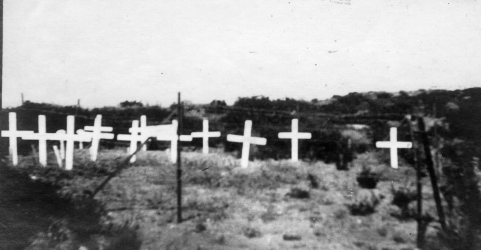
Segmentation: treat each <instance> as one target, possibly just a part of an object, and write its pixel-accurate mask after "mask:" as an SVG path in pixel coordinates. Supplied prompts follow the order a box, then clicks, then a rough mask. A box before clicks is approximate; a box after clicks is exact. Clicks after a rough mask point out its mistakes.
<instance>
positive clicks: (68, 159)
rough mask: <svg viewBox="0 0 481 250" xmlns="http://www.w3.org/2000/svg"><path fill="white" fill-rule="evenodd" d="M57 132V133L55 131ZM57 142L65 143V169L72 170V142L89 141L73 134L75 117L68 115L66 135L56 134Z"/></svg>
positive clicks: (87, 137) (86, 137) (82, 136)
mask: <svg viewBox="0 0 481 250" xmlns="http://www.w3.org/2000/svg"><path fill="white" fill-rule="evenodd" d="M57 132H58V131H57ZM57 136H58V138H59V140H64V141H66V144H67V147H66V149H67V150H66V153H65V169H66V170H72V168H73V151H74V142H76V141H85V142H87V141H90V140H91V138H90V136H87V135H82V134H80V135H79V134H75V116H73V115H69V116H67V133H66V134H61V133H58V134H57Z"/></svg>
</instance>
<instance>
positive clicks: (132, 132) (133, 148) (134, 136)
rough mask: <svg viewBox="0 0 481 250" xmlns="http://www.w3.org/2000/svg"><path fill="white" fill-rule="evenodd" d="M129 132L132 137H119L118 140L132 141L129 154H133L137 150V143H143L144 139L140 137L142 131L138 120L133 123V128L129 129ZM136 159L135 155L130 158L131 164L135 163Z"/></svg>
mask: <svg viewBox="0 0 481 250" xmlns="http://www.w3.org/2000/svg"><path fill="white" fill-rule="evenodd" d="M129 132H130V135H117V140H118V141H130V147H129V153H130V154H133V153H134V152H135V151H136V150H137V143H138V142H142V138H141V136H140V135H139V132H140V129H139V121H138V120H134V121H132V127H131V128H130V129H129ZM136 159H137V158H136V157H135V155H134V156H132V158H130V162H131V163H133V162H135V160H136Z"/></svg>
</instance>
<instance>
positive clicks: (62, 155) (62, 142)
mask: <svg viewBox="0 0 481 250" xmlns="http://www.w3.org/2000/svg"><path fill="white" fill-rule="evenodd" d="M55 133H56V134H59V135H65V134H66V133H67V131H65V130H63V129H59V130H57V132H55ZM77 133H78V131H77ZM78 134H80V133H78ZM57 140H58V141H59V142H60V158H61V159H62V160H65V140H64V139H63V137H58V138H57Z"/></svg>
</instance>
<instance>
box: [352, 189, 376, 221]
mask: <svg viewBox="0 0 481 250" xmlns="http://www.w3.org/2000/svg"><path fill="white" fill-rule="evenodd" d="M381 199H383V196H382V194H381V193H380V192H379V191H377V190H360V191H359V193H358V194H357V195H356V198H355V200H354V201H353V202H351V203H350V204H347V207H348V208H349V210H350V212H351V214H352V215H368V214H372V213H374V212H375V211H376V207H377V205H379V203H380V202H381Z"/></svg>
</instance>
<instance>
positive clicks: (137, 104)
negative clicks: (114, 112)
mask: <svg viewBox="0 0 481 250" xmlns="http://www.w3.org/2000/svg"><path fill="white" fill-rule="evenodd" d="M119 105H120V107H122V108H134V107H138V108H141V107H143V106H144V105H143V104H142V103H141V102H138V101H131V102H129V101H125V102H121V103H120V104H119Z"/></svg>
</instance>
